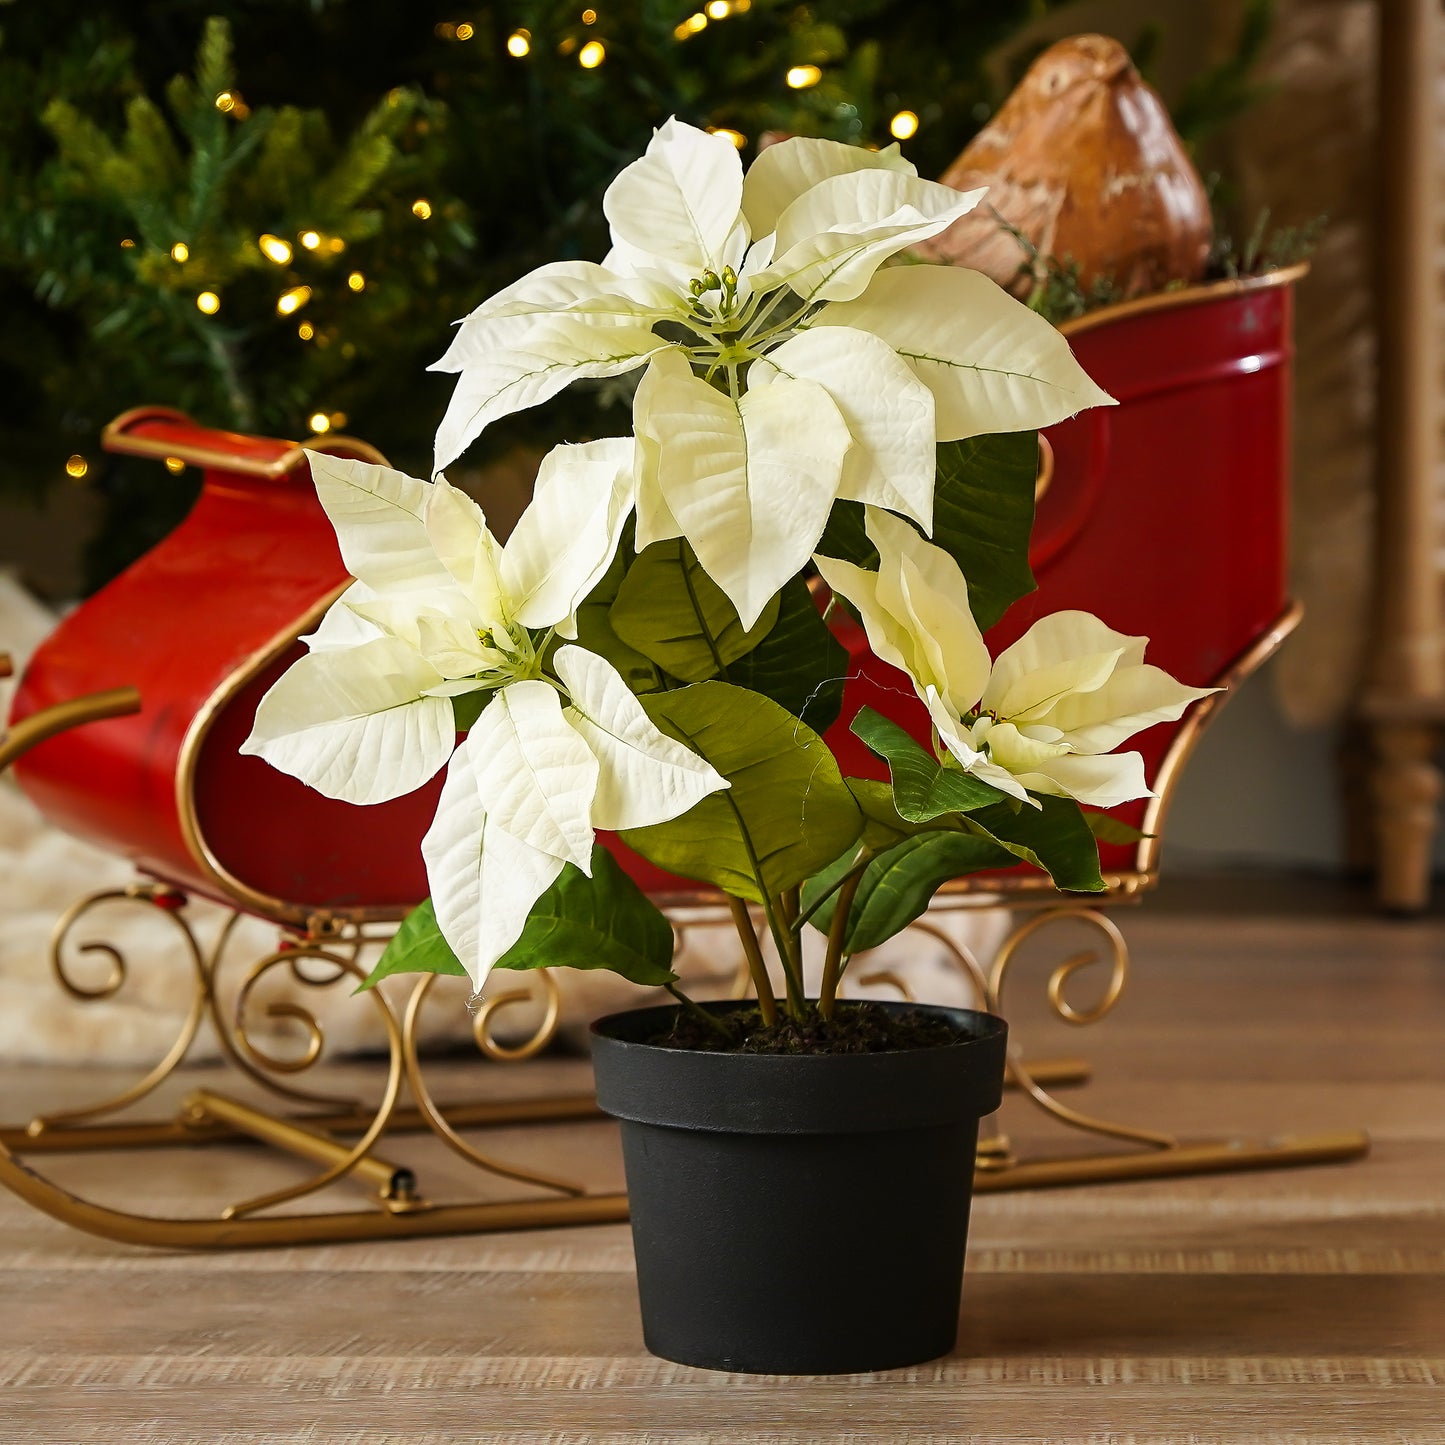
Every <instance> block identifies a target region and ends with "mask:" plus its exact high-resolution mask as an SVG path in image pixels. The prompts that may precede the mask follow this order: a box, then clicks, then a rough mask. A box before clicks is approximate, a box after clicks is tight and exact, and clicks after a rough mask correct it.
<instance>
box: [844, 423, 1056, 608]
mask: <svg viewBox="0 0 1445 1445" xmlns="http://www.w3.org/2000/svg"><path fill="white" fill-rule="evenodd" d="M937 455H938V464H937V472H936V480H935V483H934V487H935V490H934V501H933V535H932V538H931V540H932V541H933V543H934V544H935V545H936V546H939V547H942V548H943V550H944V551H945V552H947V553H948V554H949V555H950V556H951V557H952V558H953V559H954V561H956V562H957V563H958V565H959V567H960V568H962V570H963V575H964V577H965V579H967V582H968V605H969V609H970V610H971V611H972V613H973V616H974V620H975V621H976V622H977V623H978V625H979V628H980V630H983V631H986V630H987V629H988V628H990V627H992V626H993V625H994V623H995V622H997V621H998V620H999V618H1000V617H1002V616H1003V614H1004V612H1005V611H1006V610H1007V609H1008V608H1009V606H1010V605H1011V604H1012V603H1014V602H1016V601H1017V600H1018V599H1019V598H1020V597H1024V596H1026V595H1027V594H1028V593H1030V592H1032V591H1033V590H1034V587H1035V585H1036V584H1035V582H1034V575H1033V573H1032V571H1031V570H1030V569H1029V560H1028V559H1029V535H1030V533H1031V532H1032V531H1033V525H1034V485H1035V483H1036V482H1037V480H1038V465H1039V441H1038V433H1037V432H1005V433H1001V434H999V435H997V436H982V437H969V438H968V439H967V440H965V441H957V442H943V443H942V444H941V445H940V446H939V448H938V453H937ZM910 525H911V524H910ZM918 530H920V531H921V530H922V529H921V528H920V529H918ZM818 550H819V551H820V552H822V553H823V555H824V556H826V557H839V558H841V559H842V560H843V561H845V562H852V563H853V564H854V565H855V566H857V567H866V568H868V570H869V571H877V569H878V549H877V548H876V547H874V545H873V543H872V542H870V541H869V540H868V534H867V532H866V531H865V529H864V510H863V507H862V505H861V504H860V503H858V502H836V503H835V504H834V506H833V511H832V514H831V515H830V516H829V518H828V525H827V528H826V529H825V530H824V532H823V536H822V539H821V540H820V541H819V543H818Z"/></svg>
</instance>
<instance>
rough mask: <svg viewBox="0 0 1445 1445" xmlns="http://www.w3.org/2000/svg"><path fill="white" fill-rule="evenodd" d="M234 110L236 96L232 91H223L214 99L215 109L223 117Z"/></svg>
mask: <svg viewBox="0 0 1445 1445" xmlns="http://www.w3.org/2000/svg"><path fill="white" fill-rule="evenodd" d="M235 108H236V95H235V92H234V91H230V90H223V91H222V92H221V93H220V94H219V95H218V96H217V97H216V109H217V110H219V111H220V112H221V113H222V114H223V115H225V114H228V113H229V112H231V111H233V110H235Z"/></svg>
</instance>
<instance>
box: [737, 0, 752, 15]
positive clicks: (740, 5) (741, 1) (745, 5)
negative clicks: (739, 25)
mask: <svg viewBox="0 0 1445 1445" xmlns="http://www.w3.org/2000/svg"><path fill="white" fill-rule="evenodd" d="M752 8H753V0H733V14H734V15H746V14H747V12H748V11H749V10H751V9H752Z"/></svg>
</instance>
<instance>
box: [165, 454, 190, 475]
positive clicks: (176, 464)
mask: <svg viewBox="0 0 1445 1445" xmlns="http://www.w3.org/2000/svg"><path fill="white" fill-rule="evenodd" d="M185 469H186V464H185V463H184V462H183V461H182V460H181V459H180V458H179V457H167V458H166V470H167V471H168V472H169V473H170V474H171V475H172V476H173V477H178V476H180V474H181V473H182V472H183V471H185Z"/></svg>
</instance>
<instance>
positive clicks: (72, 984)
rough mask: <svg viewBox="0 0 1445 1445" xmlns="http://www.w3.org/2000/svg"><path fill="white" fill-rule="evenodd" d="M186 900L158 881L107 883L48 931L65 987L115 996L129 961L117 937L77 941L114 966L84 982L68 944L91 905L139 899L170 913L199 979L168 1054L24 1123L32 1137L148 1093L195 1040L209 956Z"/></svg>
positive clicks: (84, 997)
mask: <svg viewBox="0 0 1445 1445" xmlns="http://www.w3.org/2000/svg"><path fill="white" fill-rule="evenodd" d="M184 902H185V900H184V898H182V897H181V896H180V895H179V894H177V893H175V892H174V890H172V889H168V888H165V887H164V886H162V885H160V884H155V883H132V884H130V885H129V886H127V887H125V888H105V889H102V890H100V891H99V892H97V893H91V894H88V895H87V896H86V897H84V898H80V899H77V900H76V902H74V903H72V904H71V906H70V907H69V908H67V909H66V910H65V912H64V913H62V914H61V916H60V917H59V918H58V919H57V920H56V923H55V927H54V928H53V929H52V930H51V934H50V967H51V970H52V972H53V973H54V974H55V978H56V980H57V982H58V983H59V984H60V986H61V987H62V988H63V989H64V990H65V991H66V993H68V994H69V995H70V996H71V998H73V999H76V1000H78V1001H79V1002H81V1003H98V1002H100V1001H102V1000H104V999H108V998H112V997H114V996H115V994H117V993H119V992H120V990H121V989H122V988H124V986H125V983H126V980H127V978H128V977H129V965H128V963H127V960H126V957H125V955H124V954H123V953H122V952H121V951H120V949H118V948H117V947H116V946H115V945H114V944H113V943H109V942H106V941H104V940H100V939H88V940H86V941H85V942H83V943H81V944H80V945H79V951H80V952H81V953H83V954H86V953H88V954H99V955H101V956H102V957H104V958H106V959H108V960H109V962H110V970H109V972H108V974H107V976H106V978H105V980H104V982H102V983H97V984H86V983H82V982H81V981H80V980H78V979H76V978H74V977H73V976H72V975H71V972H70V965H69V964H68V962H67V955H66V944H67V943H68V942H69V940H70V935H71V933H72V931H73V930H74V928H75V926H76V925H77V924H78V923H79V922H80V921H81V919H82V918H84V917H85V916H86V915H87V914H89V913H90V912H91V911H92V910H93V909H95V908H99V907H101V906H103V905H105V904H107V903H130V904H139V905H141V906H143V907H147V908H150V909H152V910H153V911H154V913H155V914H156V915H158V916H160V917H163V918H166V919H168V920H169V921H170V923H171V925H172V926H173V927H174V928H175V929H176V931H177V933H178V935H179V936H180V939H181V942H182V944H183V945H184V948H185V954H186V957H187V959H188V960H189V961H190V964H191V969H192V972H193V974H194V976H195V981H194V987H193V988H192V991H191V1001H190V1004H189V1005H188V1007H187V1009H186V1016H185V1018H184V1019H183V1020H182V1021H181V1027H180V1029H179V1031H178V1032H177V1034H176V1037H175V1040H174V1041H173V1042H172V1044H171V1046H170V1048H169V1049H167V1050H166V1053H165V1056H164V1057H163V1058H162V1059H161V1060H160V1061H159V1062H158V1063H157V1064H156V1065H155V1066H154V1067H153V1068H151V1069H150V1070H149V1072H147V1073H146V1075H145V1076H144V1078H142V1079H140V1080H138V1081H137V1082H136V1083H134V1084H132V1085H131V1086H130V1087H129V1088H127V1089H124V1090H122V1091H121V1092H120V1093H119V1094H116V1095H114V1096H113V1097H111V1098H108V1099H104V1100H102V1101H101V1102H100V1103H98V1104H90V1105H87V1106H86V1107H84V1108H79V1109H64V1110H56V1111H54V1112H52V1113H49V1114H44V1115H41V1116H40V1117H38V1118H35V1119H32V1120H31V1121H30V1123H29V1125H28V1126H27V1129H26V1132H27V1133H28V1134H30V1135H31V1137H32V1138H38V1137H39V1136H40V1135H41V1134H43V1133H45V1132H46V1131H47V1130H51V1129H58V1128H63V1127H64V1126H66V1125H68V1124H78V1123H80V1122H82V1121H84V1120H88V1119H98V1118H101V1117H103V1116H104V1115H106V1114H113V1113H116V1112H117V1111H118V1110H120V1109H124V1108H126V1107H127V1106H128V1105H131V1104H134V1103H136V1102H138V1101H139V1100H141V1099H144V1098H145V1097H146V1096H147V1095H148V1094H150V1093H152V1092H153V1091H154V1090H155V1089H156V1088H157V1087H159V1085H161V1084H162V1083H164V1082H165V1080H166V1079H168V1078H169V1077H170V1076H171V1074H173V1073H174V1072H175V1070H176V1068H177V1067H178V1066H179V1064H180V1063H181V1061H182V1060H183V1059H184V1058H185V1056H186V1054H187V1053H188V1052H189V1051H190V1047H191V1045H192V1044H193V1043H194V1042H195V1038H196V1032H197V1030H198V1029H199V1028H200V1026H201V1020H202V1019H203V1018H204V1017H205V1014H206V1004H207V999H208V998H209V995H210V984H209V976H208V971H207V966H206V960H205V958H204V957H203V956H202V953H201V948H200V945H199V944H198V943H197V942H196V935H195V933H194V932H193V930H192V929H191V926H190V924H189V923H188V922H187V921H186V919H185V917H184V916H183V914H182V913H181V911H180V907H181V905H183V904H184Z"/></svg>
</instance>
